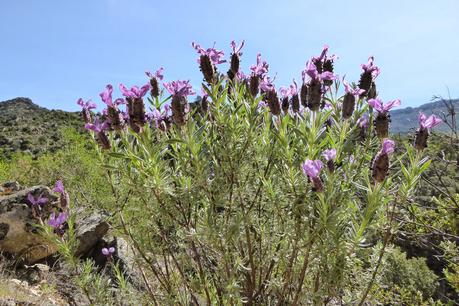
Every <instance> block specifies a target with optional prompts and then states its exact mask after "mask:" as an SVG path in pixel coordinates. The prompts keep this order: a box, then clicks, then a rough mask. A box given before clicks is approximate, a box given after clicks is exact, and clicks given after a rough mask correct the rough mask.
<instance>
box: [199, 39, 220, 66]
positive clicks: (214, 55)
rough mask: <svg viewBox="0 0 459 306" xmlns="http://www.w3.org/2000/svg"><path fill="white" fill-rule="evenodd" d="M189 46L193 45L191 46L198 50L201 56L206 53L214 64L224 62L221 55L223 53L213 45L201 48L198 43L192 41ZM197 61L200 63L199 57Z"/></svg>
mask: <svg viewBox="0 0 459 306" xmlns="http://www.w3.org/2000/svg"><path fill="white" fill-rule="evenodd" d="M191 46H193V48H195V49H196V51H198V53H199V54H200V55H201V56H203V55H207V56H208V57H209V58H210V60H211V62H212V63H213V64H214V65H218V64H222V63H225V62H226V60H224V59H223V57H224V56H225V53H224V52H223V51H221V50H217V49H215V48H214V47H212V48H208V49H206V50H204V49H203V48H201V46H200V45H198V44H197V43H195V42H192V43H191ZM198 63H200V59H198Z"/></svg>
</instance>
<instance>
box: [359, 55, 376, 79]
mask: <svg viewBox="0 0 459 306" xmlns="http://www.w3.org/2000/svg"><path fill="white" fill-rule="evenodd" d="M360 67H362V69H363V71H364V72H366V73H371V76H372V77H373V79H375V78H376V77H377V76H378V75H379V73H380V72H381V71H380V69H379V67H378V66H376V65H375V64H374V57H373V56H370V57H369V58H368V62H367V63H366V64H362V65H360Z"/></svg>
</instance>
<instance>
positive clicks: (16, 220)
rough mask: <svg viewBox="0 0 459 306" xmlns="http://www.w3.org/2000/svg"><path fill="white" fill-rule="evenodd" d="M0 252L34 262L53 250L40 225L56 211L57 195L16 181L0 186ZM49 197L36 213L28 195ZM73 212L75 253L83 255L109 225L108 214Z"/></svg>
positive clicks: (78, 255) (103, 233)
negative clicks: (24, 185) (24, 186)
mask: <svg viewBox="0 0 459 306" xmlns="http://www.w3.org/2000/svg"><path fill="white" fill-rule="evenodd" d="M0 192H1V194H2V195H1V196H0V252H2V253H6V254H9V255H12V256H13V257H14V258H15V259H16V260H17V261H20V262H24V263H25V264H33V263H36V262H38V261H40V260H42V259H44V258H46V257H48V256H50V255H53V254H54V253H55V252H56V248H55V246H54V245H53V244H52V243H51V242H50V241H48V240H46V239H45V238H44V237H43V235H41V234H40V227H41V226H43V225H45V226H47V225H46V222H47V219H48V217H49V215H50V214H51V213H52V212H53V211H57V210H58V209H59V207H58V198H57V197H56V196H55V195H54V194H53V193H52V192H51V190H50V189H49V188H48V187H46V186H34V187H30V188H21V187H20V186H19V184H17V183H15V182H8V183H5V184H2V185H1V187H0ZM29 194H32V195H33V196H34V197H39V196H41V197H43V198H47V199H48V203H46V204H44V205H42V206H41V208H40V215H39V216H37V215H36V213H35V214H34V211H33V209H32V206H31V204H30V203H29V201H28V199H27V197H28V195H29ZM74 214H75V216H76V217H75V229H76V237H77V239H78V241H79V245H78V248H77V251H76V254H75V255H76V256H77V257H85V256H86V255H87V254H88V253H90V251H91V249H92V248H94V246H96V245H97V243H98V242H99V241H100V240H101V239H102V237H104V235H105V234H106V233H107V231H108V229H109V225H108V223H107V222H106V218H107V216H106V215H105V214H104V213H102V212H92V213H90V214H87V213H86V214H85V213H84V211H82V210H77V211H75V212H74Z"/></svg>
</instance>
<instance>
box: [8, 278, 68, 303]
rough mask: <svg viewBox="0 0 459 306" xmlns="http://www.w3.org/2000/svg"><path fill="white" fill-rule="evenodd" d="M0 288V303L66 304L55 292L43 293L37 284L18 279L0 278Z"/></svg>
mask: <svg viewBox="0 0 459 306" xmlns="http://www.w3.org/2000/svg"><path fill="white" fill-rule="evenodd" d="M0 289H1V292H2V294H1V295H0V305H27V306H32V305H33V306H35V305H37V306H38V305H68V304H67V303H66V302H65V301H64V300H62V298H61V297H60V296H58V295H57V294H56V295H53V294H45V293H43V292H42V290H41V289H40V287H39V286H30V285H29V283H27V282H26V281H20V280H18V279H6V280H0Z"/></svg>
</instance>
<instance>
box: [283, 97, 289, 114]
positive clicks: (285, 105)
mask: <svg viewBox="0 0 459 306" xmlns="http://www.w3.org/2000/svg"><path fill="white" fill-rule="evenodd" d="M289 107H290V105H289V101H288V97H283V98H282V111H283V112H284V113H285V114H286V113H287V112H288V109H289Z"/></svg>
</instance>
